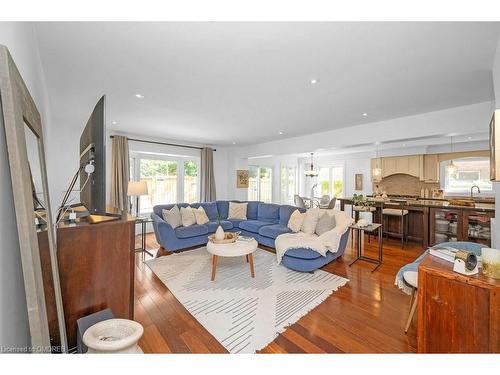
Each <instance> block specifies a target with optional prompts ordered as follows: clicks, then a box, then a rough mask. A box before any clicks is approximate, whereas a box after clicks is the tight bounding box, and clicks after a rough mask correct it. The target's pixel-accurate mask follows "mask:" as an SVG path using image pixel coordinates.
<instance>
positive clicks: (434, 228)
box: [429, 208, 464, 246]
mask: <svg viewBox="0 0 500 375" xmlns="http://www.w3.org/2000/svg"><path fill="white" fill-rule="evenodd" d="M463 226H464V225H463V210H461V209H457V208H431V209H430V211H429V245H430V246H433V245H436V244H438V243H442V242H456V241H462V240H463V237H464V236H463Z"/></svg>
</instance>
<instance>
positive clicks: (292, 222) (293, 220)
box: [287, 210, 305, 233]
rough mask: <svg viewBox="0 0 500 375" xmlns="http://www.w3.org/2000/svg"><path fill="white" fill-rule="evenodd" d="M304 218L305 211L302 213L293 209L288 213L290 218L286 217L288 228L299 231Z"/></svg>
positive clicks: (295, 231)
mask: <svg viewBox="0 0 500 375" xmlns="http://www.w3.org/2000/svg"><path fill="white" fill-rule="evenodd" d="M304 218H305V213H304V214H303V213H301V212H300V211H299V210H295V211H293V212H292V214H291V215H290V219H288V225H287V226H288V228H289V229H290V230H291V231H292V232H294V233H297V232H300V228H302V223H303V222H304Z"/></svg>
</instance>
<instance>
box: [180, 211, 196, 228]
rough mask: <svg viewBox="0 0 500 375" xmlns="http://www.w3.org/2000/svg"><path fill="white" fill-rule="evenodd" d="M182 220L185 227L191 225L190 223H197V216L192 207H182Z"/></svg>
mask: <svg viewBox="0 0 500 375" xmlns="http://www.w3.org/2000/svg"><path fill="white" fill-rule="evenodd" d="M181 220H182V226H183V227H189V226H190V225H193V224H196V217H195V216H194V213H193V209H192V208H191V207H189V206H187V207H181Z"/></svg>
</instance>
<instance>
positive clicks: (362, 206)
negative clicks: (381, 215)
mask: <svg viewBox="0 0 500 375" xmlns="http://www.w3.org/2000/svg"><path fill="white" fill-rule="evenodd" d="M374 203H375V202H373V201H371V200H368V199H367V198H366V197H365V196H363V194H353V196H352V205H353V206H354V208H356V209H357V210H358V211H370V207H371V206H373V204H374Z"/></svg>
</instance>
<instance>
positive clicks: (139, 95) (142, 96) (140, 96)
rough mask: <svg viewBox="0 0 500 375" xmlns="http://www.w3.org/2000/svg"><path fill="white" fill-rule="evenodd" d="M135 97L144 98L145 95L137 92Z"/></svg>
mask: <svg viewBox="0 0 500 375" xmlns="http://www.w3.org/2000/svg"><path fill="white" fill-rule="evenodd" d="M135 97H136V98H137V99H144V95H142V94H135Z"/></svg>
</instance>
